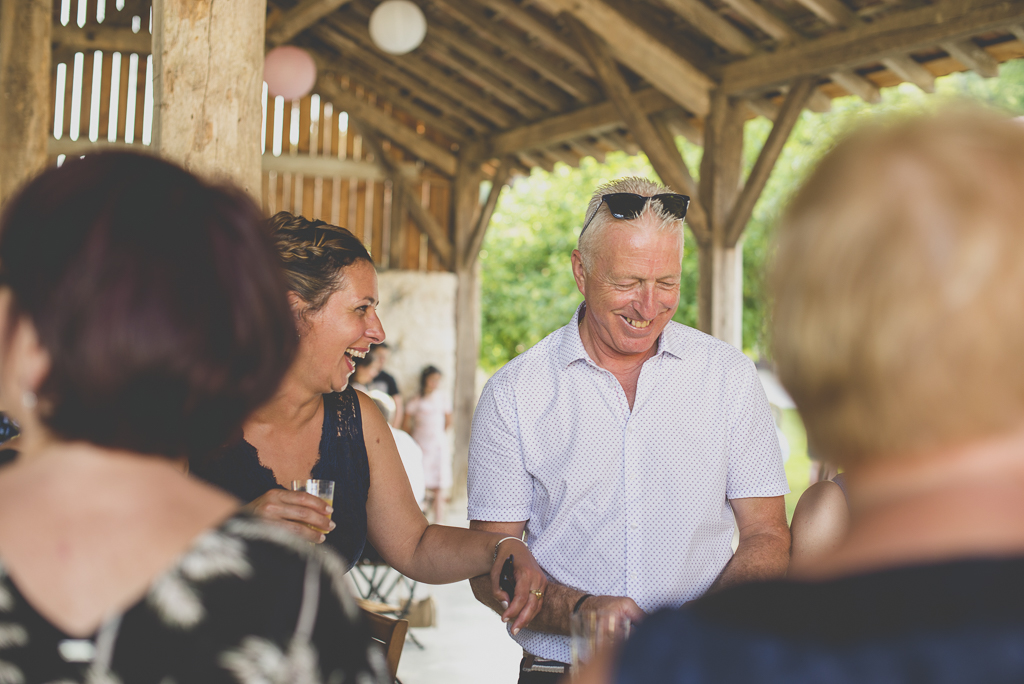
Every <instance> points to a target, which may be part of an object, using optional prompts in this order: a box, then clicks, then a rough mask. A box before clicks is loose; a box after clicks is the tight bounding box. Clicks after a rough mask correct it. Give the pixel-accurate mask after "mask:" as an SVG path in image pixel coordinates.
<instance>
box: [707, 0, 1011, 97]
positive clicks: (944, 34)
mask: <svg viewBox="0 0 1024 684" xmlns="http://www.w3.org/2000/svg"><path fill="white" fill-rule="evenodd" d="M1022 15H1024V0H998V1H997V2H991V0H988V1H986V0H943V1H941V2H939V3H937V4H935V5H926V6H924V7H920V8H917V9H913V10H908V11H906V12H899V13H893V14H891V15H888V16H885V17H882V18H881V19H878V20H877V21H874V22H872V23H870V24H864V25H863V26H859V27H856V28H852V29H848V30H846V31H841V32H837V33H834V34H829V35H826V36H824V37H822V38H818V39H815V40H812V41H807V42H805V43H801V44H800V45H796V46H793V47H790V48H780V49H779V50H776V51H775V52H773V53H771V54H763V55H756V56H754V57H749V58H747V59H743V60H739V61H736V62H732V63H731V64H727V65H726V66H724V67H723V68H722V88H723V89H724V90H725V91H726V92H728V93H730V94H737V95H738V94H746V95H749V94H753V93H757V92H762V91H765V90H768V89H770V88H773V87H778V86H779V85H781V84H784V83H788V82H789V81H792V80H794V79H796V78H799V77H800V76H806V75H817V74H828V73H831V72H833V71H836V70H839V69H853V68H857V67H858V66H863V65H865V64H871V63H875V62H879V61H881V60H882V59H885V58H888V57H893V56H898V55H903V54H907V53H909V52H916V51H919V50H924V49H929V48H932V47H934V46H935V45H936V44H938V43H943V42H953V41H957V40H964V39H967V38H970V37H971V36H973V35H976V34H979V33H984V32H986V31H993V30H999V29H1001V28H1004V27H1007V26H1010V25H1013V24H1016V23H1019V22H1020V17H1021V16H1022Z"/></svg>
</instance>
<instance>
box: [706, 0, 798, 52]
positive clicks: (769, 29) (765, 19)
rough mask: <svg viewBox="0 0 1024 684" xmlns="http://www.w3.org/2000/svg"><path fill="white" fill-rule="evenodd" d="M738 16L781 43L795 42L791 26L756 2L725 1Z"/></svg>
mask: <svg viewBox="0 0 1024 684" xmlns="http://www.w3.org/2000/svg"><path fill="white" fill-rule="evenodd" d="M723 1H724V2H725V4H727V5H728V6H729V7H731V8H732V9H733V10H734V11H735V12H736V13H737V14H739V15H740V16H742V17H743V18H744V19H746V20H747V21H749V22H750V23H751V24H753V25H754V26H756V27H757V28H759V29H760V30H762V31H764V32H765V33H767V34H768V35H769V36H771V37H772V38H773V39H774V40H776V41H777V42H780V43H787V42H790V41H792V40H794V39H795V38H796V37H797V35H796V32H795V31H793V29H791V28H790V27H789V25H788V24H787V23H786V22H784V21H782V20H781V19H779V18H778V17H776V16H775V15H774V14H772V13H771V12H769V11H768V10H767V9H765V8H764V7H763V6H762V5H760V4H758V3H757V2H755V0H723Z"/></svg>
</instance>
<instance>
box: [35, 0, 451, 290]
mask: <svg viewBox="0 0 1024 684" xmlns="http://www.w3.org/2000/svg"><path fill="white" fill-rule="evenodd" d="M84 1H85V2H87V3H88V7H87V14H86V21H85V25H84V28H89V27H90V26H99V25H100V24H99V23H98V22H97V18H96V8H97V3H98V2H105V9H106V17H105V18H104V21H103V23H102V25H103V26H131V25H132V20H133V17H135V16H138V17H139V23H140V24H141V28H140V30H141V31H144V32H148V30H149V3H148V2H140V1H139V0H126V2H125V3H124V9H122V10H118V9H117V7H116V0H84ZM70 2H71V12H70V21H69V25H77V21H78V7H79V5H78V0H70ZM61 4H62V0H55V3H54V5H55V6H54V22H55V23H58V24H59V23H60V16H61ZM78 54H81V55H82V58H81V61H82V78H81V88H80V92H79V93H76V92H75V88H74V81H75V79H74V72H75V58H76V53H75V52H73V51H71V50H68V49H65V48H61V47H59V46H58V48H57V49H56V50H55V51H54V65H53V76H52V82H53V83H54V88H53V89H52V90H51V95H50V102H51V111H54V110H55V108H56V105H57V101H58V98H57V92H56V83H57V70H58V68H60V66H59V65H63V68H64V69H65V70H66V71H65V74H66V78H65V83H64V93H63V107H62V115H61V117H60V118H61V119H62V122H63V123H62V125H61V128H60V131H59V133H60V134H59V135H56V133H57V132H56V131H55V132H54V133H55V137H57V138H59V139H61V140H67V139H70V138H71V134H72V131H73V130H74V123H75V122H73V121H72V116H71V115H72V109H73V102H74V98H75V97H76V95H77V96H78V97H79V98H80V102H81V109H80V116H79V119H78V122H77V124H78V128H77V131H78V133H77V136H76V138H75V139H76V140H79V141H87V140H90V139H91V136H90V128H89V126H90V123H91V116H92V112H91V110H92V95H93V90H94V83H93V80H94V76H93V65H94V61H95V60H96V59H97V56H96V53H94V52H91V51H89V52H82V53H78ZM99 54H100V56H99V57H98V58H99V59H101V60H102V65H101V78H100V79H99V83H98V84H97V85H96V87H98V89H99V95H100V101H99V112H98V117H97V121H96V124H97V130H96V131H95V133H96V136H95V138H96V142H100V143H102V142H107V141H111V139H110V138H109V137H108V131H109V126H110V118H111V89H112V88H113V87H114V78H113V76H114V71H113V66H114V53H99ZM146 57H147V56H146V55H138V56H136V59H137V64H136V67H135V81H134V86H135V87H134V95H135V98H134V100H135V107H134V110H133V111H131V112H130V111H129V110H128V102H129V92H128V91H129V86H130V84H129V77H130V76H131V74H130V71H131V55H128V54H121V55H120V66H119V68H118V73H117V76H118V79H117V81H118V83H117V93H116V100H117V119H116V121H115V136H114V138H113V140H112V141H113V142H120V143H125V142H132V143H134V144H141V142H142V132H143V124H144V122H145V121H144V120H145V94H146V69H147V60H146ZM357 92H358V91H357ZM358 94H359V95H360V96H362V93H361V92H359V93H358ZM371 97H372V96H371ZM371 101H372V100H371ZM385 108H386V109H387V110H390V107H387V106H386V105H385ZM382 114H383V112H382ZM129 117H130V118H131V121H129ZM266 117H267V125H266V137H265V140H264V144H265V150H266V152H267V153H272V152H273V149H274V136H275V131H277V132H278V135H280V140H281V154H282V155H293V156H298V157H301V156H312V157H319V156H325V155H330V156H333V157H337V158H341V159H352V160H365V159H366V155H365V154H364V153H363V145H362V140H361V139H360V136H359V135H357V134H356V133H355V131H354V130H352V128H351V127H349V126H347V125H346V124H345V122H346V121H347V115H346V114H344V113H343V112H338V111H336V110H335V109H334V108H333V107H332V105H331V104H330V103H329V102H326V101H324V100H322V99H321V98H320V97H319V96H317V95H316V94H312V95H308V96H306V97H304V98H302V99H301V100H298V101H297V102H294V103H293V102H284V103H283V107H282V112H281V116H280V117H278V116H277V112H276V107H275V102H274V99H273V98H268V101H267V103H266ZM56 118H57V117H56V114H55V118H54V120H55V121H56ZM293 118H294V119H295V124H297V131H296V132H297V139H296V138H295V137H293V136H292V124H293ZM339 119H341V124H342V125H341V127H339ZM129 129H130V132H131V134H132V140H130V141H129V140H128V139H127V135H128V133H129ZM51 163H54V164H56V163H58V156H57V155H54V156H53V158H52V159H51ZM413 187H414V188H415V190H416V192H417V193H419V197H418V199H419V200H420V201H422V202H423V203H424V206H426V207H428V208H429V209H430V211H431V212H432V213H433V215H434V216H435V217H436V218H437V219H438V220H439V221H440V222H441V225H449V220H448V219H449V204H450V188H449V182H448V180H447V179H446V178H444V177H442V176H440V175H438V174H432V173H430V172H429V171H426V172H424V174H423V175H422V176H421V182H418V183H414V184H413ZM262 190H263V209H264V211H265V212H266V213H267V214H268V215H270V214H273V213H276V212H278V211H290V212H292V213H297V214H301V215H302V216H305V217H306V218H310V219H322V220H324V221H327V222H329V223H333V224H335V225H340V226H344V227H346V228H348V229H349V230H351V231H352V232H353V233H354V234H355V235H356V236H357V237H358V238H359V239H360V240H362V241H363V242H364V244H365V245H366V246H367V248H368V249H369V250H370V252H371V254H372V255H373V257H374V260H375V261H376V263H377V265H378V267H382V268H401V269H409V270H430V271H440V270H444V267H443V266H442V265H441V263H440V261H439V259H438V257H437V254H436V253H435V252H434V250H433V249H430V248H429V247H428V245H427V241H426V238H425V236H424V235H422V234H421V233H420V231H419V229H418V228H417V227H416V225H415V223H414V222H413V221H412V219H411V218H409V217H408V215H407V216H406V218H405V221H404V223H403V228H402V230H403V231H404V234H403V235H401V236H399V239H400V240H402V242H404V244H405V250H404V253H403V254H402V255H401V259H400V262H401V263H390V261H391V260H390V259H389V254H388V253H389V251H390V250H389V247H390V242H391V239H392V235H391V231H390V224H391V220H390V216H391V199H392V189H391V182H390V181H386V180H382V181H368V180H360V179H350V178H335V177H321V176H308V175H306V176H304V175H302V174H292V173H276V172H273V171H268V172H264V174H263V188H262Z"/></svg>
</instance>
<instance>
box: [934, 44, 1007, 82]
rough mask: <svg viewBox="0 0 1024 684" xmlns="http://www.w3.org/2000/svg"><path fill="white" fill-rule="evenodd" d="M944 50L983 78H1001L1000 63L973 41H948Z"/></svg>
mask: <svg viewBox="0 0 1024 684" xmlns="http://www.w3.org/2000/svg"><path fill="white" fill-rule="evenodd" d="M942 49H943V50H945V51H946V52H948V53H949V56H950V57H952V58H953V59H955V60H956V61H958V62H960V63H961V64H963V65H964V66H965V67H967V68H968V69H970V70H971V71H975V72H977V73H978V75H979V76H981V77H983V78H996V77H997V76H999V63H998V62H996V60H994V59H992V55H990V54H988V53H987V52H985V50H984V49H983V48H981V47H979V46H978V44H977V43H975V42H974V41H973V40H970V39H967V40H957V41H948V42H945V43H942Z"/></svg>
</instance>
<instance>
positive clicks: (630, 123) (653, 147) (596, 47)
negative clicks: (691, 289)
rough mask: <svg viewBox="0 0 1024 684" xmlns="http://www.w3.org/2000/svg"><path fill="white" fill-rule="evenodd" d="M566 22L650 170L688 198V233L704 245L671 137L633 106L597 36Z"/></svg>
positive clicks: (703, 228) (700, 214) (697, 206)
mask: <svg viewBox="0 0 1024 684" xmlns="http://www.w3.org/2000/svg"><path fill="white" fill-rule="evenodd" d="M568 21H569V22H570V25H571V26H572V27H573V29H574V33H575V34H576V37H577V39H578V40H579V42H580V44H581V45H582V46H583V50H584V52H585V53H586V54H587V57H588V58H589V59H590V63H591V64H592V65H593V66H594V71H596V72H597V74H598V78H599V79H600V80H601V83H602V85H603V86H604V89H605V93H606V94H607V95H608V99H609V100H611V101H612V102H613V103H615V106H616V108H617V109H618V110H619V114H620V115H621V116H622V118H623V119H624V120H625V121H626V126H627V127H628V128H629V130H630V132H631V133H632V134H633V137H634V138H636V140H637V142H638V143H639V144H640V147H641V148H643V150H644V152H645V153H646V154H647V158H648V159H650V161H651V166H653V167H654V170H655V172H656V173H657V174H658V175H659V176H660V177H661V179H662V182H664V183H665V185H667V186H669V187H671V188H674V189H675V190H676V191H677V192H678V191H682V192H686V193H688V194H689V195H690V210H689V214H688V218H689V221H688V223H689V225H690V230H692V231H693V234H694V236H695V237H696V238H697V241H698V242H701V241H705V240H706V239H707V235H706V234H707V218H706V216H705V213H704V208H703V207H702V206H701V203H700V200H699V199H698V198H697V192H696V190H697V187H696V184H695V183H694V182H693V177H692V176H691V175H690V173H689V171H688V170H687V169H686V162H685V161H683V157H682V155H680V154H679V150H678V149H676V146H675V143H674V141H672V140H671V137H669V139H668V140H667V141H666V134H665V133H664V132H659V130H658V129H657V128H655V125H654V124H653V123H652V122H651V120H650V119H649V118H647V114H646V113H645V112H643V111H642V110H641V109H640V108H638V107H637V106H636V105H635V104H634V103H633V99H632V97H631V95H632V93H631V91H630V89H629V85H628V84H627V83H626V81H625V79H623V78H622V74H621V73H620V72H619V68H618V65H617V64H616V63H615V59H614V58H613V57H612V53H611V50H610V49H609V48H608V46H607V45H605V44H604V41H602V39H601V38H600V36H598V35H595V34H594V33H591V32H590V31H589V30H588V29H587V27H585V26H583V25H582V23H579V22H575V21H574V20H572V19H568ZM666 143H668V144H666Z"/></svg>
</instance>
